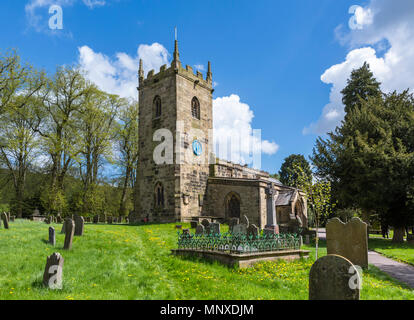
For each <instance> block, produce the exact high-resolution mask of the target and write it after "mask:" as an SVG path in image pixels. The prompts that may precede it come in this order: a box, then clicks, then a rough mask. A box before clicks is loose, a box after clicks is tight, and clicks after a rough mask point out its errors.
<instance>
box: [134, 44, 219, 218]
mask: <svg viewBox="0 0 414 320" xmlns="http://www.w3.org/2000/svg"><path fill="white" fill-rule="evenodd" d="M138 76H139V87H138V91H139V156H138V169H137V181H136V184H135V188H136V190H135V192H136V197H135V211H136V212H137V213H138V214H139V215H140V216H141V218H149V220H150V221H159V222H174V221H185V220H190V219H191V217H193V216H200V215H201V213H202V211H203V204H204V198H205V194H206V190H207V179H208V176H209V160H211V159H212V154H210V153H211V152H212V147H211V146H210V145H212V139H213V136H212V126H213V114H212V113H213V111H212V109H213V98H212V95H213V91H214V90H213V88H212V73H211V65H210V62H209V63H208V71H207V75H206V78H205V79H204V78H203V74H202V73H200V72H199V71H197V72H196V73H195V74H194V72H193V70H192V68H191V67H190V66H186V67H185V68H183V67H182V65H181V61H180V54H179V50H178V41H177V40H176V41H175V48H174V55H173V61H172V63H171V66H170V67H167V65H163V66H162V67H161V68H160V71H159V73H157V74H155V73H154V70H151V71H149V72H148V75H147V77H146V78H145V74H144V70H143V63H142V61H140V65H139V73H138Z"/></svg>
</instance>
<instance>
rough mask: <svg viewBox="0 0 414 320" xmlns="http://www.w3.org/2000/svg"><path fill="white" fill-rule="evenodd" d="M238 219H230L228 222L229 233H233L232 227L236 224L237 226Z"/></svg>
mask: <svg viewBox="0 0 414 320" xmlns="http://www.w3.org/2000/svg"><path fill="white" fill-rule="evenodd" d="M239 220H240V219H239V218H231V219H230V221H229V232H233V227H234V226H235V225H236V224H239V223H240V222H239Z"/></svg>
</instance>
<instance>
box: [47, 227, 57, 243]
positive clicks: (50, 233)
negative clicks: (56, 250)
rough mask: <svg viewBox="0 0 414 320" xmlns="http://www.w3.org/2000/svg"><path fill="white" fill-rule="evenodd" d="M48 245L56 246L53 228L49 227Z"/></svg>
mask: <svg viewBox="0 0 414 320" xmlns="http://www.w3.org/2000/svg"><path fill="white" fill-rule="evenodd" d="M49 243H50V244H51V245H52V246H55V245H56V234H55V228H53V227H49Z"/></svg>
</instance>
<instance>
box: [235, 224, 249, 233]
mask: <svg viewBox="0 0 414 320" xmlns="http://www.w3.org/2000/svg"><path fill="white" fill-rule="evenodd" d="M232 233H233V235H246V234H247V227H246V225H245V224H236V225H235V226H234V227H233V232H232Z"/></svg>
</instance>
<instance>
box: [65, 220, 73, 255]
mask: <svg viewBox="0 0 414 320" xmlns="http://www.w3.org/2000/svg"><path fill="white" fill-rule="evenodd" d="M74 233H75V222H74V221H73V220H72V219H66V220H65V244H64V246H63V249H65V250H70V249H71V248H72V242H73V234H74Z"/></svg>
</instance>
